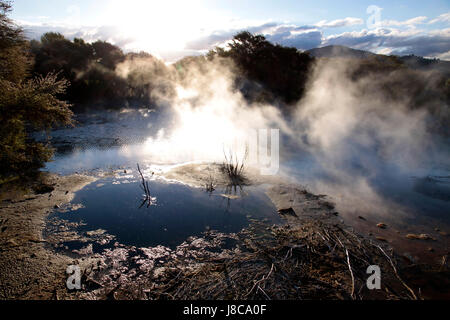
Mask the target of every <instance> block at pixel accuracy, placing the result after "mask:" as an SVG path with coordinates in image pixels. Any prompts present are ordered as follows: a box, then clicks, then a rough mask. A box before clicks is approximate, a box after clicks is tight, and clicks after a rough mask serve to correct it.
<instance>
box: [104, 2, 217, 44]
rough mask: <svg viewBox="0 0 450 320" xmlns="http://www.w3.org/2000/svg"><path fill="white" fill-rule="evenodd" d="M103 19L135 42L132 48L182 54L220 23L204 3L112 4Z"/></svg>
mask: <svg viewBox="0 0 450 320" xmlns="http://www.w3.org/2000/svg"><path fill="white" fill-rule="evenodd" d="M104 19H105V20H107V21H108V23H110V24H112V25H116V26H118V27H119V29H120V30H121V32H122V33H123V35H124V36H125V37H127V38H131V39H133V44H132V46H133V47H136V48H145V49H146V50H149V51H159V52H161V51H173V50H183V49H184V48H185V46H186V43H187V42H188V41H189V40H191V39H194V38H196V37H198V36H199V35H200V34H201V33H202V32H203V31H204V30H205V29H209V26H211V27H212V25H213V23H217V21H218V19H217V17H215V15H214V14H213V13H212V12H210V11H208V10H207V9H205V8H204V7H202V1H200V0H193V1H175V0H169V1H139V0H130V1H128V2H127V4H126V5H125V6H124V4H123V2H122V1H118V0H112V1H111V3H110V5H109V7H108V8H107V9H106V11H105V14H104Z"/></svg>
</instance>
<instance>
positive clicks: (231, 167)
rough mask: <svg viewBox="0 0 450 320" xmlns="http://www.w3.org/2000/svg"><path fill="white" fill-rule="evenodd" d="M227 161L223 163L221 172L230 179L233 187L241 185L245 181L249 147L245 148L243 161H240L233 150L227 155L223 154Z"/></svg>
mask: <svg viewBox="0 0 450 320" xmlns="http://www.w3.org/2000/svg"><path fill="white" fill-rule="evenodd" d="M223 154H224V157H225V161H224V162H223V163H222V166H221V170H222V172H223V173H225V174H226V175H227V176H228V177H229V178H230V182H231V184H232V185H241V184H243V183H244V181H245V176H244V173H245V163H246V161H247V159H248V146H246V148H245V153H244V156H243V157H242V159H239V157H238V156H237V154H236V153H233V152H232V151H231V150H230V151H228V156H227V153H226V152H225V150H224V152H223Z"/></svg>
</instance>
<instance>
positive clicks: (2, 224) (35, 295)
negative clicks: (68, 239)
mask: <svg viewBox="0 0 450 320" xmlns="http://www.w3.org/2000/svg"><path fill="white" fill-rule="evenodd" d="M45 179H46V183H45V185H47V190H41V191H40V192H42V194H39V193H36V192H29V193H16V194H4V195H3V196H2V199H1V200H2V201H1V204H0V228H1V232H0V299H52V298H55V297H56V290H57V288H63V289H64V288H65V283H64V279H65V278H66V274H65V270H66V268H67V266H68V265H69V264H72V262H73V259H71V258H70V257H68V256H66V255H60V254H57V253H55V252H54V251H52V250H49V249H48V244H47V240H46V239H44V238H43V236H42V230H43V229H44V227H45V223H46V222H45V219H46V217H47V215H48V214H49V213H50V212H51V211H52V210H54V209H55V208H57V207H61V206H63V205H65V204H68V203H69V202H70V201H71V200H72V199H73V196H74V193H75V192H77V191H78V190H80V189H82V188H83V187H84V186H86V185H87V184H89V183H91V182H93V181H95V178H93V177H88V176H82V175H72V176H66V177H61V176H57V175H48V176H47V177H46V178H45ZM38 191H39V190H38Z"/></svg>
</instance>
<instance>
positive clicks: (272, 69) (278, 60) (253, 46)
mask: <svg viewBox="0 0 450 320" xmlns="http://www.w3.org/2000/svg"><path fill="white" fill-rule="evenodd" d="M216 55H217V56H220V57H227V58H231V59H232V60H233V61H234V62H235V63H236V65H237V66H238V67H239V70H240V72H241V73H242V76H243V77H244V78H245V79H249V80H253V81H256V82H257V83H259V84H261V85H262V86H263V87H264V89H266V90H267V91H268V93H270V95H271V96H272V98H275V99H281V100H282V101H283V102H285V103H286V104H292V103H295V102H297V101H298V100H299V99H300V98H301V97H302V96H303V93H304V91H305V86H306V82H307V80H308V74H309V71H310V69H311V66H312V63H313V62H314V58H312V57H311V56H310V55H309V54H307V53H302V52H300V51H298V50H297V49H296V48H289V47H283V46H280V45H274V44H272V43H270V42H269V41H267V40H266V38H265V37H264V36H262V35H253V34H251V33H249V32H247V31H244V32H241V33H238V34H237V35H235V36H234V38H233V40H232V41H231V43H230V44H229V45H228V48H226V49H223V48H216V49H215V50H213V51H211V52H210V53H209V54H208V57H209V58H212V57H214V56H216ZM266 94H267V93H266ZM269 97H270V96H267V95H266V96H265V97H259V99H260V100H263V101H264V100H270V98H269ZM256 100H258V99H256ZM272 100H273V99H272Z"/></svg>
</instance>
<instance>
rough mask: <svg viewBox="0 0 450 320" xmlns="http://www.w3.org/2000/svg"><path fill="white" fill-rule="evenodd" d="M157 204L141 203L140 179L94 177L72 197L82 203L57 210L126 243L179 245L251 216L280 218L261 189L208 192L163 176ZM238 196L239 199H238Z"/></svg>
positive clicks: (155, 188)
mask: <svg viewBox="0 0 450 320" xmlns="http://www.w3.org/2000/svg"><path fill="white" fill-rule="evenodd" d="M149 186H150V190H151V194H152V196H153V197H155V198H156V201H155V202H156V203H155V204H154V205H152V206H150V207H147V206H146V205H144V206H143V207H140V206H141V204H142V200H143V192H142V190H141V189H140V183H139V182H138V181H125V182H124V181H123V180H122V181H117V180H116V179H114V178H109V179H104V180H100V181H97V182H95V183H94V184H91V185H89V186H87V187H86V188H84V189H83V190H81V191H79V192H78V193H77V194H76V197H75V199H74V200H73V203H74V204H82V205H83V208H81V209H78V210H76V211H71V212H64V213H61V212H58V213H55V214H56V215H57V216H58V217H59V218H62V219H64V220H68V221H70V222H83V223H85V225H84V226H82V227H79V230H78V231H80V232H83V231H89V230H94V229H103V230H106V231H107V232H108V234H111V235H114V236H115V237H116V240H117V241H118V242H119V243H121V244H125V245H131V246H137V247H153V246H157V245H163V246H169V247H175V246H177V245H179V244H181V243H182V242H183V241H185V240H186V239H187V238H188V237H190V236H200V235H201V234H202V233H203V232H205V231H207V230H216V231H220V232H224V233H233V232H239V231H241V230H242V229H243V228H244V227H247V226H248V225H249V223H250V219H259V220H265V221H267V222H268V223H271V224H274V223H279V222H280V218H279V217H278V214H277V211H276V208H275V207H274V206H273V204H272V203H271V201H270V199H269V198H268V197H267V196H266V195H265V193H264V190H263V189H262V188H256V187H243V189H242V190H240V189H239V188H238V190H236V192H234V191H233V192H232V193H231V195H232V198H233V199H229V198H227V197H225V196H224V195H229V194H228V193H226V191H229V190H217V191H215V192H213V193H208V192H206V191H204V190H202V189H199V188H191V187H188V186H185V185H182V184H177V183H167V182H163V181H156V180H153V181H150V183H149ZM235 197H238V198H235Z"/></svg>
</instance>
